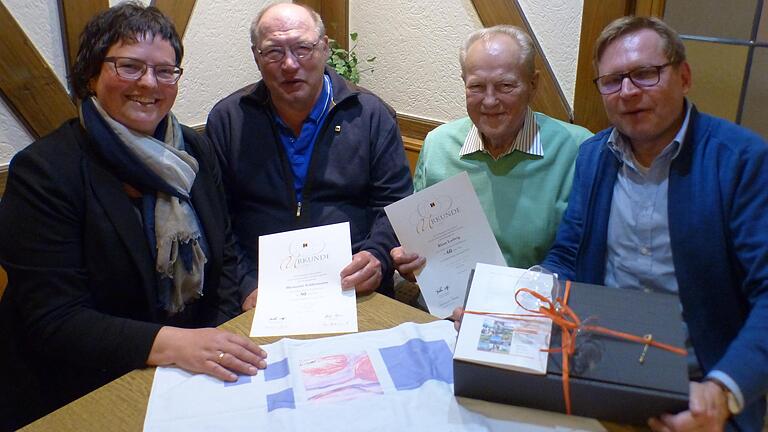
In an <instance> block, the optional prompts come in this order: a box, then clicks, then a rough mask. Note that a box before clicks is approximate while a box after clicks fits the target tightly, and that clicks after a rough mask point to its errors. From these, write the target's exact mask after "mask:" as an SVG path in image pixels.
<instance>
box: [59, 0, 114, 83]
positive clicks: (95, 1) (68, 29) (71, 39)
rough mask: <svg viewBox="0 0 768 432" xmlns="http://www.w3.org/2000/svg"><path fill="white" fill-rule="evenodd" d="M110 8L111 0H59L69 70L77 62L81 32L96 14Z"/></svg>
mask: <svg viewBox="0 0 768 432" xmlns="http://www.w3.org/2000/svg"><path fill="white" fill-rule="evenodd" d="M106 9H109V0H59V15H60V18H61V32H62V38H61V39H62V41H63V42H64V52H65V53H66V56H65V57H66V60H67V71H69V70H70V69H71V67H72V65H73V64H74V63H75V56H77V50H78V48H79V47H80V33H81V32H82V31H83V29H84V28H85V24H86V23H88V20H90V19H91V18H92V17H93V16H94V15H96V14H97V13H99V12H101V11H103V10H106Z"/></svg>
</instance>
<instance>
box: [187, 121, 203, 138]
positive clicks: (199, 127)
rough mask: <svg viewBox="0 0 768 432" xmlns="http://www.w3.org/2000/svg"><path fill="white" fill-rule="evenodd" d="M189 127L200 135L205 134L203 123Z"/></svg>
mask: <svg viewBox="0 0 768 432" xmlns="http://www.w3.org/2000/svg"><path fill="white" fill-rule="evenodd" d="M190 127H191V128H192V129H193V130H194V131H195V132H197V133H199V134H200V135H205V123H203V124H199V125H196V126H190Z"/></svg>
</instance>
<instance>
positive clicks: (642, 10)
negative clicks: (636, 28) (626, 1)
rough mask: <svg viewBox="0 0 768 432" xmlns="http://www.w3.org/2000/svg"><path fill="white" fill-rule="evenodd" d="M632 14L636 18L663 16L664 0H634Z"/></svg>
mask: <svg viewBox="0 0 768 432" xmlns="http://www.w3.org/2000/svg"><path fill="white" fill-rule="evenodd" d="M634 3H635V4H634V6H633V7H632V11H631V12H632V13H633V14H634V15H638V16H655V17H659V18H661V17H663V16H664V6H665V5H666V1H665V0H635V1H634Z"/></svg>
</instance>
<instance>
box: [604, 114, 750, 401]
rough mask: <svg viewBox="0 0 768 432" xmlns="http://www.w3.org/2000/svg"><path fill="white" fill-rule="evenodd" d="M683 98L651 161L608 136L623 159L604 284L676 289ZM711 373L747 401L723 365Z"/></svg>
mask: <svg viewBox="0 0 768 432" xmlns="http://www.w3.org/2000/svg"><path fill="white" fill-rule="evenodd" d="M685 103H686V114H685V119H684V120H683V124H682V126H681V127H680V130H679V131H678V132H677V135H675V138H674V139H673V140H672V142H671V143H669V144H668V145H667V146H666V147H665V148H664V150H662V151H661V153H660V154H659V155H658V156H656V159H654V160H653V162H652V163H651V166H650V167H644V166H642V165H640V164H639V163H638V162H637V160H635V157H634V154H633V153H632V147H631V146H630V144H629V143H628V142H627V141H626V139H625V138H624V136H622V135H621V134H620V133H619V132H618V130H617V129H615V128H614V130H613V131H612V132H611V135H610V137H609V138H608V143H607V144H608V148H610V149H611V151H612V152H613V154H614V155H615V156H616V158H618V159H619V161H621V167H620V168H619V173H618V176H617V177H616V184H615V185H614V186H613V199H612V201H611V215H610V218H609V219H608V238H607V242H606V246H607V251H606V259H605V285H606V286H611V287H619V288H628V289H638V290H645V291H655V292H664V293H673V294H676V293H677V292H678V286H677V279H676V278H675V265H674V262H673V261H672V247H671V240H670V237H669V218H668V214H667V193H668V189H669V188H668V186H669V168H670V166H671V165H672V161H673V160H674V159H675V158H676V157H677V155H678V154H679V153H680V149H681V148H682V146H683V142H684V140H685V134H686V132H687V131H688V123H689V120H690V118H691V107H692V106H693V105H692V104H691V103H689V102H688V101H686V102H685ZM686 334H687V328H686ZM686 347H687V348H688V366H689V373H691V375H692V376H694V377H695V376H700V375H701V371H700V369H699V364H698V360H697V359H696V354H695V352H694V350H693V347H692V346H691V345H690V341H689V340H686ZM707 376H708V377H710V378H715V379H717V380H719V381H720V382H722V383H723V384H724V385H725V386H726V387H728V389H729V390H730V391H731V393H733V395H734V396H736V400H737V401H738V403H739V406H742V407H743V406H744V397H743V395H742V393H741V390H740V389H739V386H738V385H737V384H736V382H735V381H734V380H733V379H732V378H731V377H730V376H728V375H727V374H725V373H723V372H721V371H719V370H712V371H710V372H709V373H708V374H707Z"/></svg>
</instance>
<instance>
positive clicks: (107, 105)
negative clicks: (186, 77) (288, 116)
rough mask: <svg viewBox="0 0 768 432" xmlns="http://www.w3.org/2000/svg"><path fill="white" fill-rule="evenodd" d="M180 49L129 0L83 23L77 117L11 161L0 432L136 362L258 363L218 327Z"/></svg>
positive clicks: (214, 187)
mask: <svg viewBox="0 0 768 432" xmlns="http://www.w3.org/2000/svg"><path fill="white" fill-rule="evenodd" d="M182 54H183V48H182V45H181V40H180V38H179V36H178V34H177V33H176V30H175V29H174V27H173V24H172V23H171V22H170V21H169V20H168V18H167V17H165V16H164V15H162V13H160V12H159V11H158V10H157V9H155V8H153V7H146V8H145V7H144V6H142V5H139V4H133V3H127V4H121V5H119V6H116V7H113V8H111V9H108V10H106V11H104V12H102V13H101V14H99V15H98V16H96V17H95V18H93V19H92V20H91V21H90V22H89V23H88V24H87V26H86V28H85V30H84V31H83V33H82V35H81V37H80V49H79V52H78V54H77V58H76V61H75V64H74V67H73V70H72V74H71V80H72V84H73V87H74V89H75V92H76V93H77V95H78V97H79V98H80V99H81V100H82V103H81V106H80V115H79V118H77V119H72V120H70V121H68V122H66V123H64V124H63V125H62V126H61V127H60V128H59V129H58V130H56V131H54V132H53V133H51V134H50V135H48V136H46V137H43V138H42V139H40V140H38V141H37V142H35V143H33V144H31V145H30V146H29V147H27V148H26V149H25V150H23V151H21V152H19V154H18V155H17V156H16V157H15V158H14V160H13V161H12V162H11V168H10V174H9V177H8V184H7V189H6V192H5V195H4V196H3V198H2V201H1V202H0V263H1V264H2V265H3V267H4V268H5V269H6V271H7V272H8V277H9V284H8V288H7V290H6V292H5V294H4V295H3V298H2V300H1V301H0V383H2V388H3V390H2V391H0V430H5V429H10V428H17V427H20V426H22V425H24V424H25V423H27V422H29V421H32V420H34V419H35V418H37V417H39V416H42V415H44V414H46V413H48V412H50V411H52V410H54V409H56V408H58V407H60V406H62V405H64V404H66V403H68V402H70V401H72V400H74V399H75V398H77V397H79V396H82V395H83V394H85V393H87V392H89V391H91V390H93V389H95V388H97V387H99V386H101V385H103V384H105V383H107V382H108V381H110V380H112V379H114V378H117V377H119V376H120V375H122V374H124V373H126V372H128V371H130V370H132V369H136V368H142V367H146V366H155V365H175V366H177V367H181V368H183V369H186V370H188V371H190V372H195V373H205V374H208V375H211V376H214V377H217V378H219V379H222V380H226V381H234V380H236V379H237V375H253V374H255V373H256V371H257V369H258V368H264V367H266V364H265V360H264V358H265V356H266V353H265V352H264V351H263V350H261V348H259V347H258V346H257V345H256V344H254V343H253V342H252V341H251V340H250V339H248V338H245V337H242V336H237V335H234V334H231V333H228V332H225V331H223V330H219V329H215V328H213V327H214V326H216V325H218V324H220V323H222V322H224V321H226V320H228V319H229V318H231V317H234V316H235V315H236V314H237V313H238V311H239V304H240V299H239V298H238V294H237V287H236V281H235V278H236V275H235V268H236V263H235V259H234V255H233V254H232V237H231V235H230V231H229V229H230V227H229V221H228V217H227V212H226V206H225V202H224V198H223V195H222V191H221V183H220V178H219V172H218V168H217V165H216V162H215V156H214V154H213V152H212V149H211V147H210V145H209V144H208V142H207V141H206V140H205V139H203V138H202V137H200V136H199V135H197V134H196V133H195V132H193V131H192V130H191V129H189V128H187V127H185V126H181V125H180V124H179V122H178V121H177V119H176V117H175V116H174V115H173V113H171V112H170V109H171V106H172V105H173V102H174V100H175V98H176V94H177V91H178V86H177V83H178V80H179V78H180V77H181V74H182V69H181V68H180V67H179V64H180V63H181V58H182Z"/></svg>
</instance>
